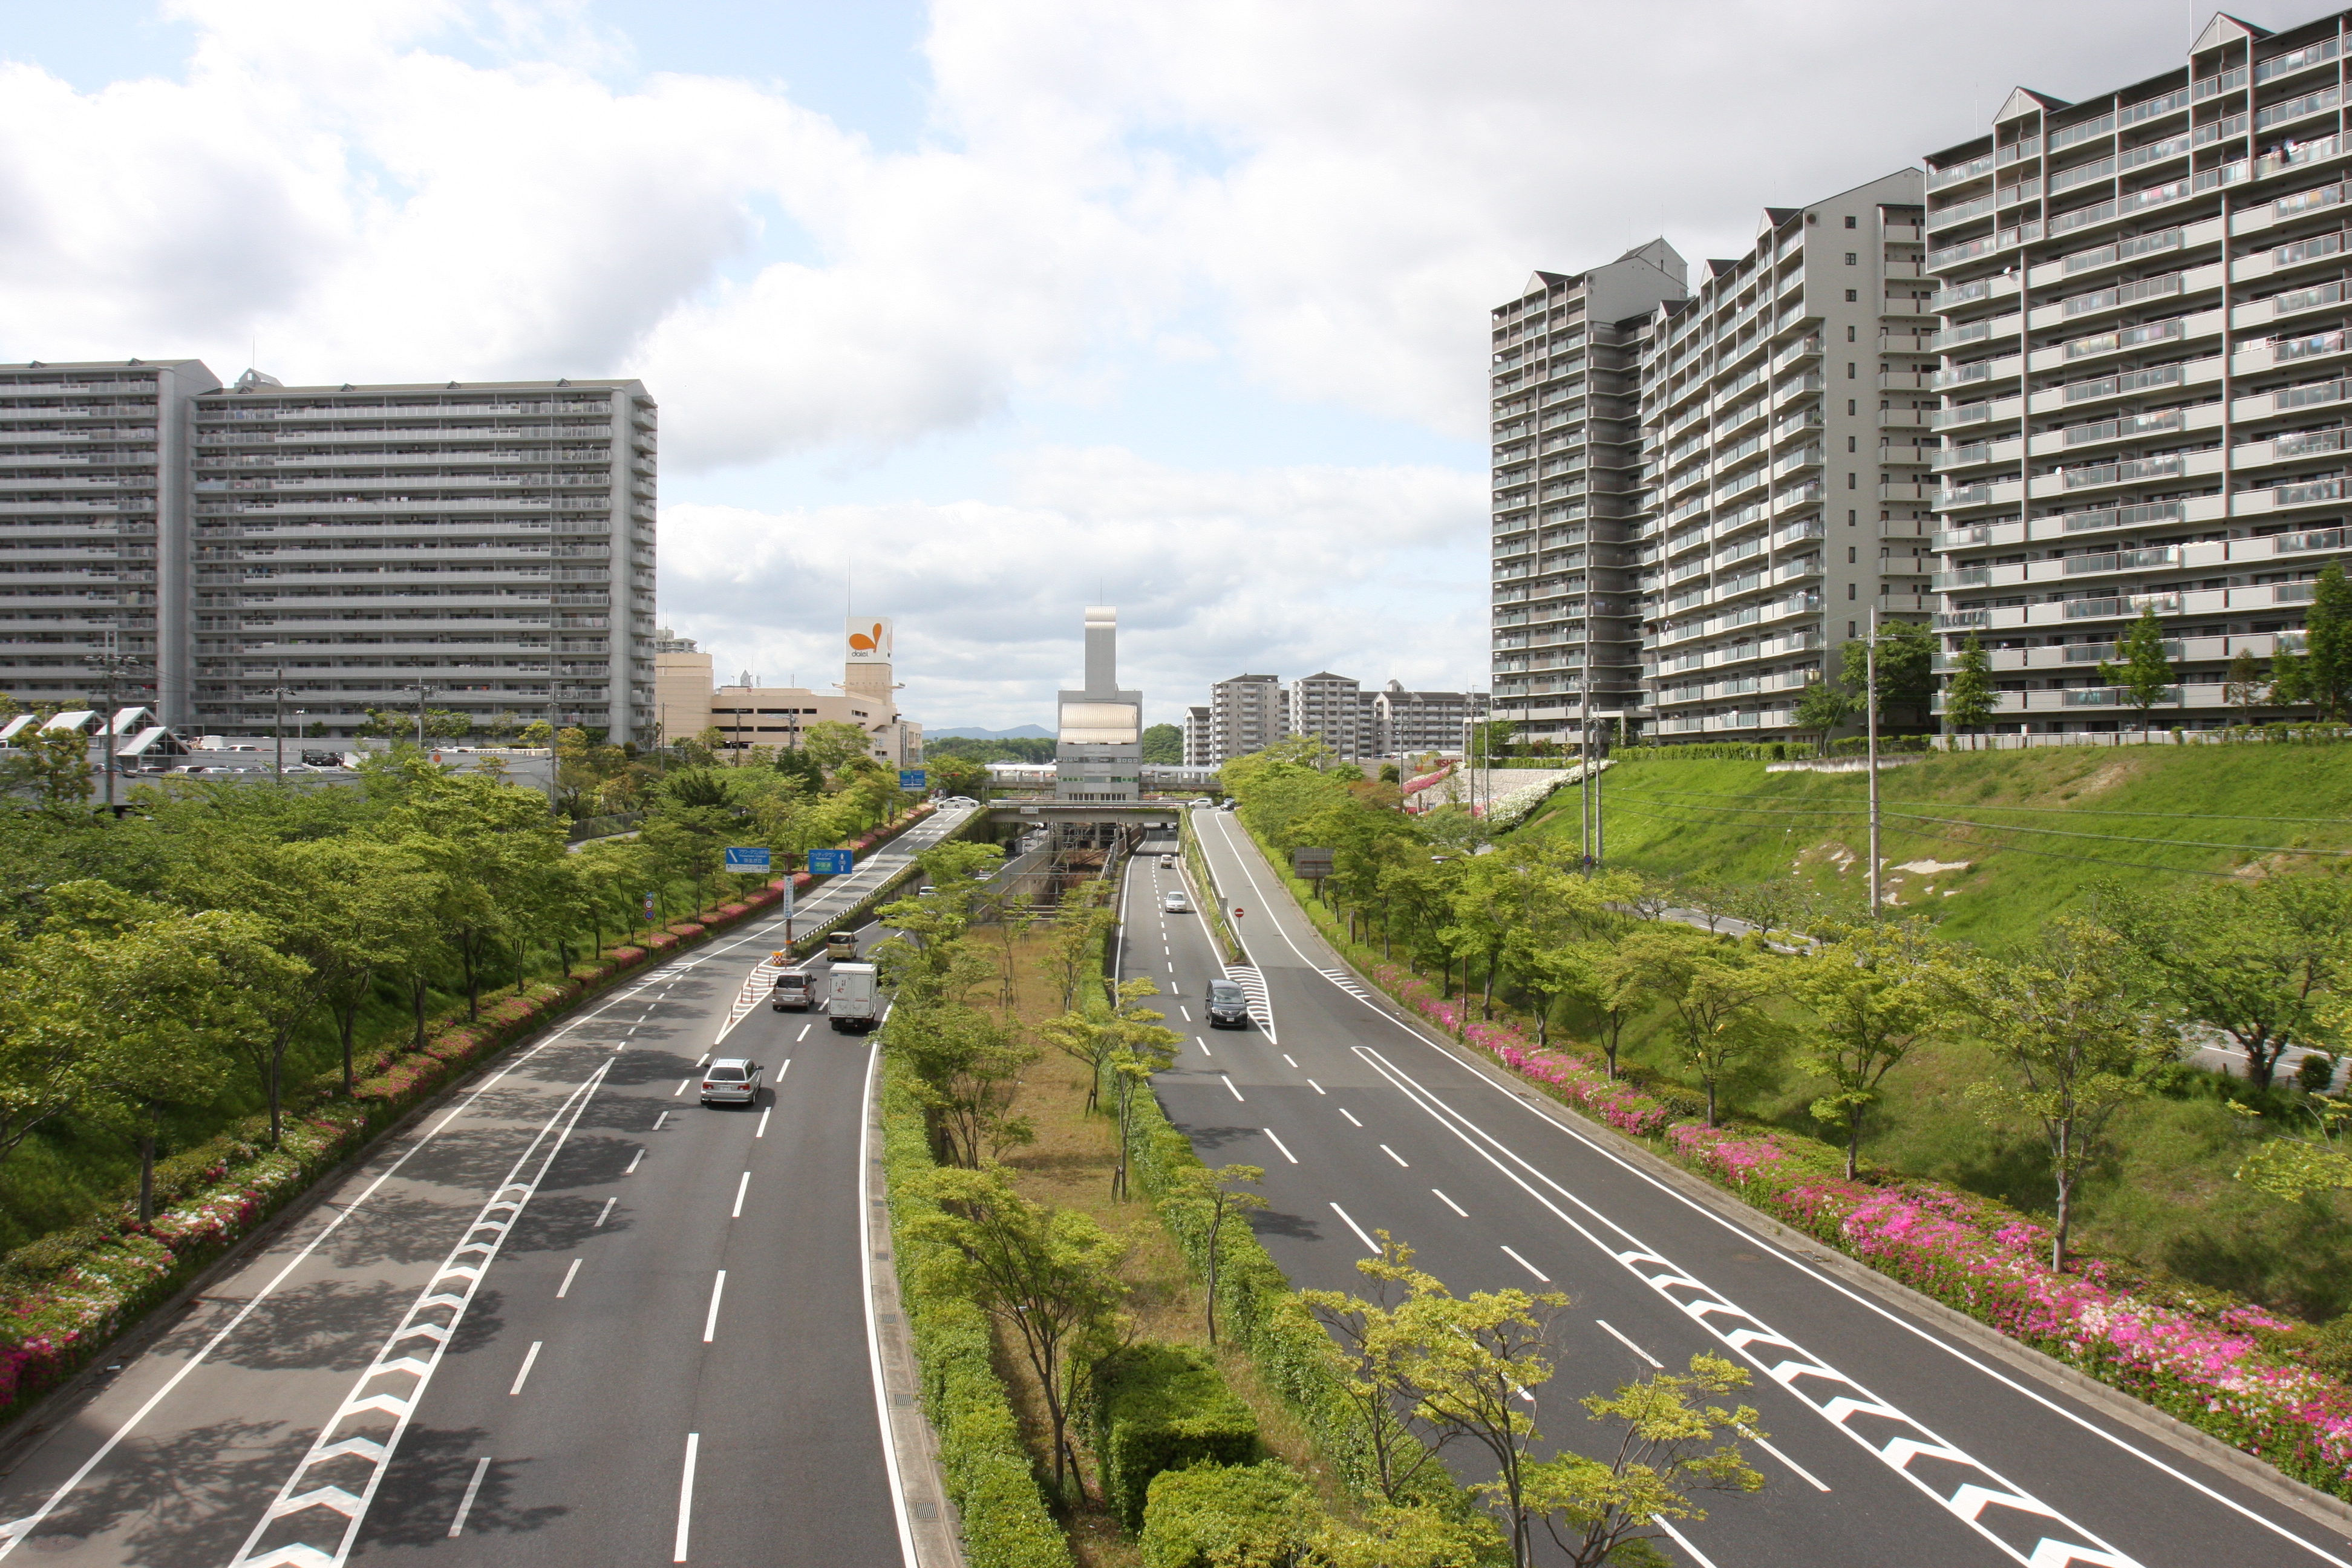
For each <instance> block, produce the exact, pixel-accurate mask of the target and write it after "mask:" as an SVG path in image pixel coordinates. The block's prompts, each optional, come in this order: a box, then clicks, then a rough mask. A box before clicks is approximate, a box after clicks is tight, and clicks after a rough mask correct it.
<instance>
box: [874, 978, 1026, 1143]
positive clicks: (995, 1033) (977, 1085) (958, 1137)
mask: <svg viewBox="0 0 2352 1568" xmlns="http://www.w3.org/2000/svg"><path fill="white" fill-rule="evenodd" d="M890 1048H891V1049H892V1050H893V1051H894V1052H896V1053H898V1055H899V1056H900V1057H901V1058H904V1059H905V1061H906V1062H907V1064H908V1068H910V1069H911V1075H912V1077H913V1079H914V1082H913V1084H912V1085H911V1086H910V1087H911V1088H912V1089H913V1090H914V1092H915V1098H916V1100H917V1102H918V1103H919V1104H920V1105H921V1106H922V1108H923V1111H924V1114H925V1118H926V1120H927V1121H929V1125H930V1128H931V1132H932V1135H933V1137H934V1139H935V1140H936V1141H937V1143H938V1145H939V1147H940V1149H941V1150H942V1151H943V1152H945V1154H946V1156H947V1159H948V1162H949V1163H950V1164H956V1165H961V1166H963V1167H965V1168H966V1169H969V1170H978V1169H979V1168H980V1167H981V1166H982V1165H986V1164H990V1163H993V1162H995V1161H996V1160H999V1159H1001V1158H1003V1154H1004V1152H1005V1151H1006V1150H1008V1149H1013V1148H1018V1147H1020V1146H1021V1145H1023V1144H1024V1143H1034V1142H1036V1141H1037V1128H1036V1123H1035V1122H1034V1121H1031V1120H1030V1119H1029V1118H1027V1117H1025V1116H1015V1115H1014V1114H1013V1104H1014V1101H1015V1100H1017V1099H1018V1098H1019V1096H1020V1092H1021V1075H1022V1073H1023V1072H1024V1070H1025V1069H1026V1068H1028V1067H1029V1065H1030V1064H1031V1063H1033V1062H1034V1061H1035V1060H1036V1059H1037V1057H1038V1049H1037V1047H1035V1046H1034V1045H1031V1044H1030V1043H1029V1042H1028V1041H1026V1040H1024V1039H1023V1038H1021V1037H1020V1036H1019V1035H1018V1034H1017V1033H1016V1032H1014V1031H1013V1030H1012V1029H1009V1028H1007V1027H1005V1026H1004V1025H1003V1024H1002V1023H1000V1022H998V1021H997V1020H996V1019H995V1018H994V1017H992V1016H990V1015H988V1014H986V1013H983V1012H982V1011H980V1010H979V1009H978V1008H975V1007H967V1006H963V1005H960V1004H953V1005H944V1006H929V1007H923V1008H919V1009H910V1010H908V1011H907V1012H905V1013H904V1014H902V1015H897V1016H893V1017H892V1019H891V1022H890Z"/></svg>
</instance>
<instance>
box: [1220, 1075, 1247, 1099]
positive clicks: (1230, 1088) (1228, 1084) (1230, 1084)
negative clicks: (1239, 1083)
mask: <svg viewBox="0 0 2352 1568" xmlns="http://www.w3.org/2000/svg"><path fill="white" fill-rule="evenodd" d="M1217 1076H1218V1077H1219V1078H1223V1079H1225V1092H1226V1093H1227V1094H1230V1095H1232V1096H1233V1097H1234V1099H1235V1100H1240V1099H1241V1097H1242V1091H1241V1090H1240V1089H1235V1088H1234V1080H1233V1079H1230V1078H1225V1075H1224V1074H1223V1073H1219V1074H1218V1075H1217ZM1244 1103H1246V1102H1244Z"/></svg>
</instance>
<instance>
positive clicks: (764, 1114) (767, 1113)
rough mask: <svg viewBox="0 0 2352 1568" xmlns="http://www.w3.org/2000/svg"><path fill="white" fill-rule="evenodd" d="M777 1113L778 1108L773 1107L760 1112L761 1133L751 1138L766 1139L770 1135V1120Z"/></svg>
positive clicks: (755, 1133)
mask: <svg viewBox="0 0 2352 1568" xmlns="http://www.w3.org/2000/svg"><path fill="white" fill-rule="evenodd" d="M775 1113H776V1108H775V1107H774V1106H770V1107H768V1109H767V1110H763V1111H761V1112H760V1127H759V1131H756V1132H754V1133H752V1134H751V1136H752V1137H754V1138H765V1137H766V1136H767V1135H768V1118H769V1117H771V1116H773V1115H774V1114H775Z"/></svg>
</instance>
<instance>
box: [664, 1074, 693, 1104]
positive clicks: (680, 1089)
mask: <svg viewBox="0 0 2352 1568" xmlns="http://www.w3.org/2000/svg"><path fill="white" fill-rule="evenodd" d="M693 1081H694V1080H693V1079H690V1078H682V1079H678V1080H677V1088H676V1089H671V1090H670V1091H669V1097H670V1098H671V1099H672V1100H676V1099H677V1097H678V1096H679V1095H681V1094H684V1093H685V1092H686V1086H687V1085H688V1084H690V1083H692V1082H693Z"/></svg>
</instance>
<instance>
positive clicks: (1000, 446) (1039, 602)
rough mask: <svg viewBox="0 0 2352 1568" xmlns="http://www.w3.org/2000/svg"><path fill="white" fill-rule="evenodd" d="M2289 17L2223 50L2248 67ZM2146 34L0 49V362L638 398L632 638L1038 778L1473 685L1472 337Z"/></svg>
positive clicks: (137, 15)
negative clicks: (1541, 283)
mask: <svg viewBox="0 0 2352 1568" xmlns="http://www.w3.org/2000/svg"><path fill="white" fill-rule="evenodd" d="M2329 8H2330V7H2329V6H2327V5H2315V4H2308V3H2298V4H2295V5H2287V6H2274V7H2273V8H2272V9H2269V10H2264V9H2263V8H2262V7H2261V6H2260V5H2257V6H2256V8H2255V9H2254V10H2253V11H2252V12H2241V13H2239V14H2241V15H2245V16H2248V18H2249V19H2250V20H2252V21H2254V22H2257V23H2259V24H2262V25H2264V26H2272V27H2282V26H2291V25H2293V24H2294V23H2297V22H2300V21H2304V20H2306V19H2308V18H2310V17H2313V16H2320V15H2324V14H2325V13H2326V11H2327V10H2328V9H2329ZM2207 14H2208V13H2206V12H2205V11H2203V10H2200V9H2197V8H2194V7H2191V6H2188V5H2182V4H2179V0H2162V3H2145V0H2066V4H2063V5H2050V4H2048V3H2047V0H2031V3H2028V0H1978V3H1976V4H1974V5H1967V6H1961V7H1953V6H1948V5H1889V4H1887V3H1885V0H1778V3H1765V0H1685V3H1682V4H1677V5H1622V4H1617V5H1600V4H1593V3H1590V0H1422V3H1398V0H1153V3H1150V4H1137V3H1135V0H938V3H937V4H933V5H918V4H898V3H895V0H856V3H854V4H845V3H843V0H824V3H819V0H334V3H331V4H320V3H319V0H168V3H164V4H160V5H159V4H156V3H155V0H72V3H71V4H58V3H57V0H0V359H10V360H24V359H70V358H85V357H86V358H115V357H127V356H129V355H131V354H138V355H141V356H145V357H164V356H169V355H177V354H191V355H196V356H199V357H201V358H203V359H204V360H205V361H206V362H207V363H209V364H210V365H211V366H212V368H213V370H214V371H215V373H216V374H219V375H221V376H222V378H223V379H224V380H226V379H228V378H230V377H232V376H234V375H235V374H236V373H237V372H238V371H239V370H241V369H243V368H244V367H245V366H246V365H247V363H257V364H258V365H259V366H260V367H261V368H262V369H264V370H267V371H268V372H270V373H271V374H276V375H278V377H280V378H281V379H283V380H286V381H288V382H300V381H310V382H338V383H339V382H342V381H346V380H349V381H368V380H386V381H438V380H444V379H448V378H452V377H454V378H456V379H458V380H471V379H494V378H500V377H520V376H530V377H539V376H556V375H571V376H575V377H581V376H609V375H634V376H638V377H641V378H643V379H644V381H645V382H646V384H647V386H648V387H649V388H650V389H651V390H652V392H653V393H654V395H655V396H656V397H657V398H658V399H659V400H660V402H661V405H662V411H663V417H662V426H663V444H662V520H661V527H662V539H661V589H660V591H661V604H662V616H663V619H664V620H665V621H667V622H668V623H670V624H671V625H673V626H676V627H677V629H678V630H679V631H681V632H682V633H685V634H687V635H689V636H694V637H700V638H701V639H703V644H704V646H705V647H708V648H709V649H710V650H711V652H712V653H713V654H714V656H715V657H716V658H717V660H718V665H719V669H720V670H721V671H724V672H727V673H729V674H730V675H731V674H732V673H733V672H735V671H738V670H741V669H746V668H748V669H751V670H752V671H754V672H755V673H756V674H757V675H758V676H759V677H760V678H761V679H765V680H782V679H787V678H794V677H796V678H797V679H799V680H800V681H801V682H802V683H803V684H806V683H810V682H824V681H827V680H832V679H838V677H837V675H836V674H835V673H834V667H835V663H836V661H837V659H838V657H839V656H838V653H837V651H836V650H837V649H838V647H839V640H840V626H841V625H842V615H843V611H844V609H845V606H847V605H850V604H852V603H853V602H854V605H855V607H856V610H857V611H859V612H861V613H865V614H871V615H890V616H896V617H897V621H898V659H899V664H898V672H899V676H900V679H903V680H905V681H906V683H907V692H906V698H907V701H908V709H909V710H910V711H911V712H913V713H914V714H915V715H916V716H918V717H919V718H922V719H924V720H925V721H928V722H929V723H932V724H934V725H947V724H955V723H976V724H984V725H990V726H1010V725H1014V724H1020V723H1024V722H1044V721H1046V720H1047V718H1048V709H1049V703H1050V693H1051V692H1052V691H1053V689H1055V688H1056V687H1057V686H1059V685H1062V684H1064V683H1066V682H1070V683H1075V680H1076V669H1077V666H1078V662H1079V642H1078V632H1079V613H1080V607H1081V606H1082V605H1086V604H1088V603H1110V604H1115V605H1118V606H1119V610H1120V617H1121V624H1122V632H1123V636H1122V638H1121V652H1122V656H1123V658H1122V669H1121V673H1122V675H1123V676H1124V677H1125V678H1126V680H1127V682H1128V683H1129V684H1139V685H1141V686H1142V687H1143V688H1144V689H1145V692H1146V695H1147V699H1148V701H1149V703H1150V710H1151V712H1150V717H1151V718H1153V719H1154V720H1160V719H1174V718H1178V717H1180V716H1181V711H1182V707H1183V705H1184V704H1185V703H1187V702H1193V701H1203V700H1206V687H1207V683H1208V682H1209V681H1211V680H1213V679H1217V678H1219V677H1222V676H1225V675H1230V674H1234V673H1238V672H1240V671H1242V670H1244V669H1247V670H1254V671H1261V672H1265V671H1271V672H1273V673H1275V674H1278V675H1281V676H1283V677H1286V678H1287V677H1290V676H1294V675H1300V674H1306V673H1309V672H1311V671H1313V670H1315V669H1317V668H1332V669H1336V670H1339V671H1340V672H1342V673H1345V674H1350V675H1354V676H1357V677H1359V678H1360V679H1364V680H1365V681H1367V682H1368V683H1370V682H1376V681H1380V680H1384V679H1389V678H1391V677H1394V678H1396V679H1401V680H1402V681H1404V682H1405V683H1406V684H1408V685H1410V686H1446V687H1455V686H1459V685H1461V684H1462V683H1463V682H1464V681H1465V680H1470V679H1477V678H1478V672H1479V671H1480V670H1481V669H1482V668H1483V658H1482V641H1483V635H1482V626H1483V621H1484V613H1485V597H1484V589H1483V579H1484V568H1485V557H1484V553H1483V552H1484V541H1485V531H1486V522H1485V512H1484V491H1485V458H1484V450H1483V447H1482V446H1481V444H1480V439H1479V426H1480V412H1481V367H1482V362H1483V360H1484V323H1485V312H1486V309H1487V308H1488V307H1489V306H1491V305H1493V304H1495V303H1496V302H1497V301H1498V300H1504V299H1507V298H1509V297H1510V296H1512V295H1514V294H1515V293H1516V292H1517V289H1518V288H1519V286H1520V284H1521V283H1522V282H1523V281H1524V280H1525V279H1526V278H1527V275H1528V272H1529V271H1530V270H1531V269H1532V268H1537V267H1543V268H1553V269H1560V270H1575V269H1578V268H1583V267H1586V266H1590V265H1591V264H1593V263H1595V262H1598V261H1601V260H1605V259H1607V258H1610V257H1611V256H1613V255H1615V254H1616V253H1618V252H1619V251H1621V250H1622V249H1624V248H1625V247H1627V246H1628V245H1630V244H1633V243H1637V242H1638V241H1640V240H1642V239H1644V238H1646V237H1650V236H1651V235H1654V234H1656V233H1659V232H1664V234H1665V235H1666V237H1668V238H1669V239H1671V240H1672V241H1673V242H1674V243H1675V245H1676V246H1677V247H1679V248H1681V249H1682V251H1683V252H1684V254H1685V255H1686V256H1689V257H1691V258H1701V257H1705V256H1708V255H1720V254H1726V253H1729V252H1736V251H1738V250H1739V249H1742V248H1745V247H1746V246H1748V244H1749V243H1751V242H1752V240H1753V237H1754V231H1755V223H1756V216H1757V211H1758V209H1759V207H1761V206H1764V205H1774V204H1781V205H1794V204H1798V203H1802V202H1806V201H1811V200H1813V199H1817V198H1819V197H1821V196H1823V195H1830V194H1832V193H1834V192H1837V191H1840V190H1843V189H1845V188H1847V187H1849V186H1851V185H1853V184H1859V183H1861V182H1863V181H1864V180H1867V179H1870V178H1873V177H1874V176H1876V175H1879V174H1884V173H1885V172H1887V171H1888V170H1890V169H1893V168H1895V167H1898V166H1900V165H1903V164H1905V163H1912V162H1916V157H1917V155H1918V154H1919V153H1923V152H1926V151H1928V150H1931V149H1933V148H1937V147H1940V146H1944V145H1947V144H1948V143H1950V142H1957V141H1959V140H1962V139H1964V138H1965V137H1967V136H1969V135H1971V134H1973V133H1975V132H1977V131H1979V130H1980V129H1981V128H1982V127H1983V126H1984V124H1985V123H1986V121H1988V120H1989V119H1990V115H1991V113H1992V111H1993V110H1994V109H1995V108H1996V107H1998V105H1999V103H2000V100H2001V99H2002V97H2003V96H2004V95H2005V94H2006V93H2007V91H2008V89H2009V88H2010V87H2011V85H2013V84H2015V83H2019V82H2022V83H2024V84H2026V85H2029V86H2032V87H2035V88H2038V89H2042V90H2043V91H2046V92H2051V93H2054V94H2057V95H2059V96H2061V97H2076V96H2082V95H2085V94H2088V93H2092V92H2096V91H2100V90H2103V89H2109V88H2112V87H2114V86H2116V85H2118V84H2120V83H2123V82H2126V81H2130V80H2135V79H2138V78H2140V77H2143V76H2147V75H2150V74H2153V73H2154V72H2156V71H2158V70H2161V69H2165V68H2168V67H2170V66H2173V65H2177V64H2178V63H2179V59H2180V58H2181V55H2182V53H2183V51H2184V50H2185V48H2186V47H2187V44H2188V42H2189V38H2190V37H2193V36H2194V33H2195V30H2196V28H2197V27H2198V26H2200V25H2201V24H2202V22H2203V20H2204V18H2205V16H2206V15H2207Z"/></svg>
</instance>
